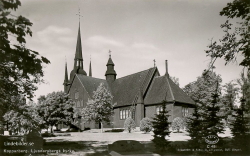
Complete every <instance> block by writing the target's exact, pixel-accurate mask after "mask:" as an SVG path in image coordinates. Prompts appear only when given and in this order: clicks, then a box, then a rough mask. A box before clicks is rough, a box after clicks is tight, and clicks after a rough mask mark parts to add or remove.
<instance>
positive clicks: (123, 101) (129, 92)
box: [111, 68, 158, 107]
mask: <svg viewBox="0 0 250 156" xmlns="http://www.w3.org/2000/svg"><path fill="white" fill-rule="evenodd" d="M156 72H158V70H157V68H150V69H148V70H144V71H141V72H138V73H135V74H132V75H128V76H125V77H122V78H119V79H116V80H115V81H114V82H113V83H112V84H111V92H112V95H113V96H114V99H113V102H114V103H117V105H116V107H117V106H125V105H131V104H132V103H133V102H134V100H135V97H136V96H137V95H138V93H139V91H140V88H141V90H142V92H143V94H145V91H146V90H147V87H148V85H149V83H150V81H151V80H152V78H153V76H154V74H155V73H156Z"/></svg>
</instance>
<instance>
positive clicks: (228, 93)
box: [221, 81, 239, 125]
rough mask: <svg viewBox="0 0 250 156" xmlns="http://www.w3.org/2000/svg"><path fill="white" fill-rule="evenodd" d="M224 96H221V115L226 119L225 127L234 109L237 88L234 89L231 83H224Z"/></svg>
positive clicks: (233, 84)
mask: <svg viewBox="0 0 250 156" xmlns="http://www.w3.org/2000/svg"><path fill="white" fill-rule="evenodd" d="M223 87H224V92H225V93H224V95H223V96H222V99H221V101H222V103H223V105H224V107H223V108H222V109H223V111H222V112H223V113H222V114H223V115H224V116H225V117H226V119H225V121H226V125H227V124H228V123H229V122H230V120H231V118H232V111H233V109H234V108H235V106H236V105H235V102H236V98H237V96H238V94H239V88H238V87H236V84H235V83H234V82H233V81H231V82H229V83H226V84H225V85H224V86H223Z"/></svg>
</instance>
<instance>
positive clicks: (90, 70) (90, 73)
mask: <svg viewBox="0 0 250 156" xmlns="http://www.w3.org/2000/svg"><path fill="white" fill-rule="evenodd" d="M89 76H91V77H92V67H91V55H90V62H89Z"/></svg>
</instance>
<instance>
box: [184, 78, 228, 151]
mask: <svg viewBox="0 0 250 156" xmlns="http://www.w3.org/2000/svg"><path fill="white" fill-rule="evenodd" d="M218 97H219V94H218V82H217V86H216V89H215V91H214V93H212V95H211V99H210V98H208V100H207V103H204V104H201V105H197V107H196V108H195V110H194V113H193V115H192V117H189V118H188V121H187V122H188V130H187V131H188V132H189V136H190V137H191V140H190V146H191V147H192V148H201V149H202V148H203V149H204V148H206V146H207V143H206V142H205V137H207V136H209V135H213V136H216V137H217V138H220V137H219V136H218V134H219V133H223V131H224V126H223V123H222V119H223V118H224V117H223V116H220V115H219V112H220V105H219V98H218ZM219 140H220V141H219V143H218V144H217V145H221V144H222V140H221V139H219Z"/></svg>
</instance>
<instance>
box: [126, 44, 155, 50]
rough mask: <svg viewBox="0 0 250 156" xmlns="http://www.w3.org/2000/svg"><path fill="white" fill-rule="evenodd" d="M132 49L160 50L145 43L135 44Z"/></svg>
mask: <svg viewBox="0 0 250 156" xmlns="http://www.w3.org/2000/svg"><path fill="white" fill-rule="evenodd" d="M131 47H132V48H136V49H150V50H158V48H156V47H155V46H154V45H152V44H145V43H134V44H133V45H132V46H131Z"/></svg>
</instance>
